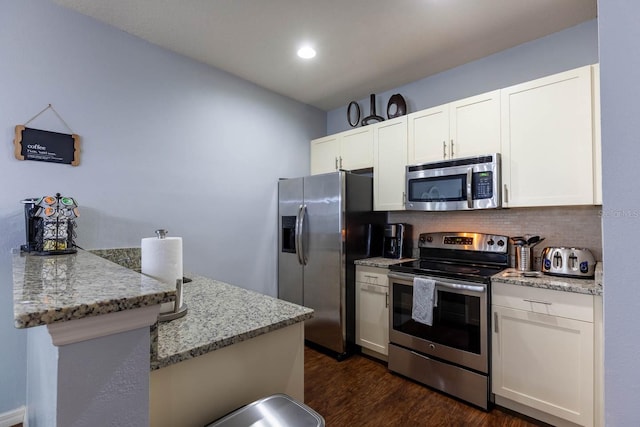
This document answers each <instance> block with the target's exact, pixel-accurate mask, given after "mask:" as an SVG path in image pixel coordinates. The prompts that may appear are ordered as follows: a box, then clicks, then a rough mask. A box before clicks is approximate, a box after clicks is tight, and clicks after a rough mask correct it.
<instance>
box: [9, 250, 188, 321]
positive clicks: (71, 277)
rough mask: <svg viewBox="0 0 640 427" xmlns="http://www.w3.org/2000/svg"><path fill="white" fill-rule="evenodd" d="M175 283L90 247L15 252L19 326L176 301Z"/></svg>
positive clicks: (15, 296)
mask: <svg viewBox="0 0 640 427" xmlns="http://www.w3.org/2000/svg"><path fill="white" fill-rule="evenodd" d="M175 295H176V291H175V286H170V285H167V284H165V283H162V282H159V281H157V280H155V279H153V278H151V277H147V276H144V275H141V274H139V273H136V272H135V271H132V270H129V269H127V268H123V267H121V266H119V265H117V264H114V263H112V262H109V261H107V260H106V259H104V258H101V257H99V256H96V255H94V254H92V253H90V252H87V251H83V250H78V253H76V254H70V255H50V256H38V255H30V254H24V253H18V254H14V255H13V304H14V305H13V310H14V323H15V327H16V328H30V327H33V326H39V325H50V324H53V323H58V322H65V321H70V320H78V319H83V318H87V317H93V316H100V315H105V314H109V313H115V312H120V311H124V310H133V309H137V308H141V307H147V306H152V305H157V304H161V303H164V302H170V301H173V300H175V297H176V296H175Z"/></svg>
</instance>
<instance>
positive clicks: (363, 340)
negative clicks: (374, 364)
mask: <svg viewBox="0 0 640 427" xmlns="http://www.w3.org/2000/svg"><path fill="white" fill-rule="evenodd" d="M388 272H389V270H388V269H386V268H380V267H369V266H363V265H357V266H356V344H358V345H359V346H361V347H362V349H363V352H364V353H367V354H369V355H371V356H374V357H378V358H380V359H383V360H386V356H387V354H388V347H389V279H388V278H387V273H388ZM367 349H368V350H372V351H373V353H371V352H367V351H366V350H367Z"/></svg>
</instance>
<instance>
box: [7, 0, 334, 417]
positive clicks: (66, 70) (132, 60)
mask: <svg viewBox="0 0 640 427" xmlns="http://www.w3.org/2000/svg"><path fill="white" fill-rule="evenodd" d="M0 58H2V61H1V62H2V66H0V136H1V138H0V140H2V141H3V144H2V146H3V147H4V148H3V150H2V151H1V152H0V181H1V182H2V187H1V188H2V191H1V193H0V195H1V197H0V343H2V344H1V348H2V357H0V413H3V412H5V411H8V410H12V409H15V408H17V407H19V406H20V405H22V404H24V402H25V393H26V392H25V377H26V373H25V361H24V359H25V348H26V340H25V335H26V334H25V331H21V330H16V329H15V328H14V327H13V315H12V313H13V302H12V273H11V256H10V254H9V252H10V249H11V248H16V247H18V246H19V245H20V244H21V243H24V222H23V219H22V210H21V209H22V206H21V205H20V200H21V199H23V198H25V197H30V196H41V195H47V194H54V193H56V192H61V193H63V194H65V195H69V196H73V197H75V198H77V200H78V202H79V204H80V213H81V217H80V219H79V220H78V230H77V231H78V239H77V242H78V244H79V245H80V246H81V247H83V248H87V249H92V248H109V247H111V248H112V247H128V246H140V239H141V238H143V237H148V236H153V231H154V230H155V229H157V228H167V229H168V230H169V232H170V234H171V235H173V236H182V237H183V239H184V266H185V270H188V271H193V272H197V273H199V274H202V275H205V276H209V277H213V278H216V279H220V280H223V281H226V282H229V283H233V284H236V285H239V286H242V287H246V288H250V289H255V290H257V291H259V292H262V293H266V294H270V295H275V294H276V252H275V248H276V224H277V221H276V211H277V207H276V201H277V180H278V178H279V177H292V176H300V175H306V174H308V172H309V163H308V158H309V140H310V139H312V138H316V137H319V136H322V135H323V134H324V133H325V129H326V116H325V113H324V112H322V111H320V110H317V109H315V108H312V107H309V106H306V105H303V104H300V103H298V102H295V101H292V100H290V99H288V98H284V97H281V96H279V95H275V94H273V93H272V92H269V91H267V90H265V89H262V88H259V87H257V86H255V85H253V84H250V83H248V82H246V81H243V80H241V79H239V78H236V77H234V76H232V75H229V74H227V73H224V72H222V71H220V70H216V69H213V68H211V67H208V66H205V65H203V64H200V63H196V62H193V61H191V60H188V59H187V58H185V57H182V56H179V55H175V54H173V53H170V52H168V51H166V50H163V49H160V48H158V47H156V46H154V45H151V44H149V43H147V42H144V41H142V40H140V39H138V38H135V37H133V36H130V35H128V34H126V33H124V32H121V31H119V30H116V29H114V28H111V27H109V26H107V25H104V24H101V23H99V22H96V21H94V20H92V19H90V18H87V17H85V16H83V15H80V14H77V13H75V12H72V11H69V10H67V9H63V8H60V7H58V6H56V5H54V4H53V3H52V2H51V1H50V0H2V2H0ZM49 103H51V104H53V106H54V108H55V109H56V111H57V112H58V113H60V115H61V116H62V118H63V119H64V120H65V121H66V122H67V123H68V124H69V126H70V127H71V128H72V129H73V131H74V132H76V133H78V134H79V135H80V136H81V137H82V153H81V163H80V166H78V167H71V166H68V165H59V164H53V163H44V162H34V161H18V160H16V159H15V158H14V157H13V146H12V143H11V142H12V141H13V137H14V127H15V125H17V124H23V123H25V122H26V121H27V120H29V119H30V118H31V117H32V116H33V115H35V114H36V113H37V112H39V111H40V110H41V109H43V108H44V107H46V106H47V105H48V104H49ZM31 126H32V127H35V128H40V129H47V130H52V131H58V132H68V131H67V129H66V128H65V127H64V125H62V124H61V123H60V121H59V120H58V119H57V118H56V116H55V115H54V114H53V113H52V112H51V111H47V112H45V113H44V114H43V115H42V116H41V117H39V118H38V119H36V120H35V121H34V122H33V123H32V124H31Z"/></svg>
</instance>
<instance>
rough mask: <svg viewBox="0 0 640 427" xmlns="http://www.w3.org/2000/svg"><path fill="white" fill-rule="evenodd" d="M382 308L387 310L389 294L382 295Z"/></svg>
mask: <svg viewBox="0 0 640 427" xmlns="http://www.w3.org/2000/svg"><path fill="white" fill-rule="evenodd" d="M384 307H385V308H389V292H385V293H384Z"/></svg>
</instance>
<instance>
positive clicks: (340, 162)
mask: <svg viewBox="0 0 640 427" xmlns="http://www.w3.org/2000/svg"><path fill="white" fill-rule="evenodd" d="M371 167H373V128H372V126H364V127H359V128H356V129H353V130H349V131H346V132H341V133H338V134H335V135H330V136H326V137H324V138H318V139H314V140H313V141H311V175H317V174H321V173H328V172H335V171H337V170H340V169H344V170H357V169H366V168H371Z"/></svg>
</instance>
